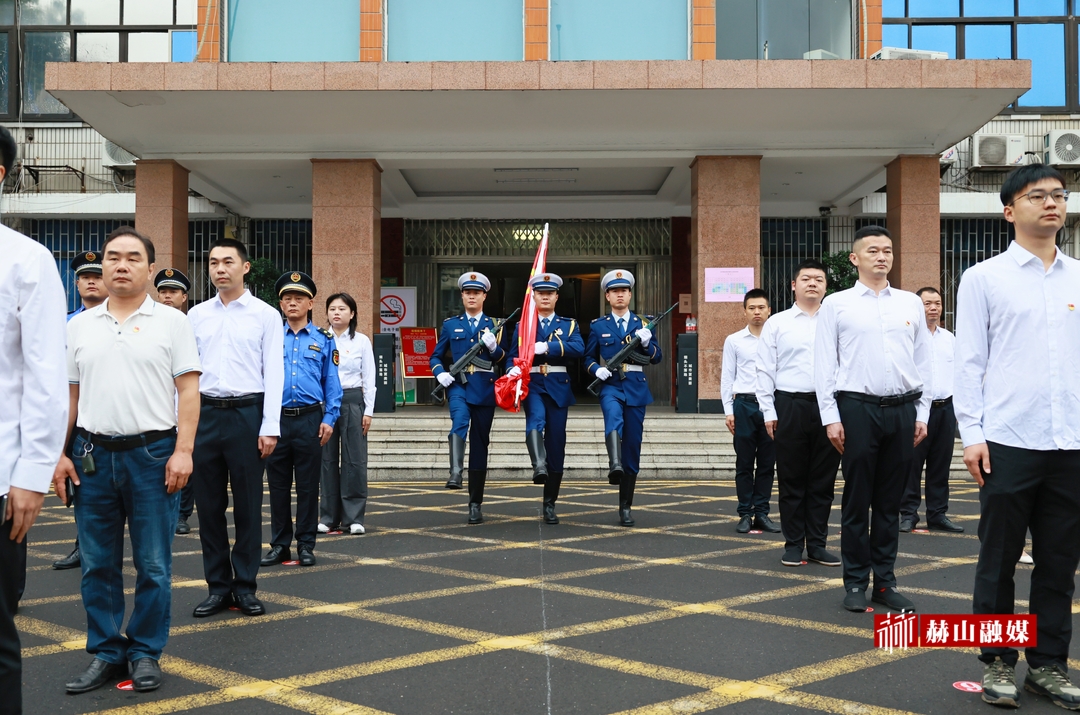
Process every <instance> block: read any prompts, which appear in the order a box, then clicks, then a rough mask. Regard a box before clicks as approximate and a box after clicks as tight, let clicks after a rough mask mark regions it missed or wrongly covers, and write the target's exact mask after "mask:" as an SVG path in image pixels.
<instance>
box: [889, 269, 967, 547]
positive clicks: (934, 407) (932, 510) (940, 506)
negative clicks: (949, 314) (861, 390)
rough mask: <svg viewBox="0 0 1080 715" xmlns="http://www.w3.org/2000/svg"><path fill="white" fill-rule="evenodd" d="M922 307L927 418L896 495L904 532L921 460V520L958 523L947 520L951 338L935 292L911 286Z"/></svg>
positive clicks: (940, 526) (943, 526)
mask: <svg viewBox="0 0 1080 715" xmlns="http://www.w3.org/2000/svg"><path fill="white" fill-rule="evenodd" d="M915 295H917V296H919V298H920V299H921V300H922V303H923V310H924V311H925V312H926V327H927V329H928V330H929V331H930V354H931V361H930V364H931V367H932V368H933V370H932V372H931V374H930V378H929V379H928V380H927V381H926V382H927V389H928V390H929V391H930V397H931V399H932V401H931V403H930V421H929V422H927V423H926V439H924V440H923V441H922V442H920V443H919V444H918V446H917V447H915V459H914V461H912V463H911V473H910V474H909V475H908V483H907V487H906V488H905V489H904V497H903V498H902V499H901V500H900V531H903V532H905V533H906V532H909V531H911V530H912V529H914V528H915V526H916V525H917V524H918V523H919V503H920V502H921V501H922V499H921V494H922V491H921V487H922V483H923V478H922V476H923V465H924V464H925V465H926V525H927V526H928V527H930V528H931V529H933V530H934V531H949V532H952V533H956V534H958V533H961V532H962V531H963V530H964V527H962V526H960V525H959V524H957V523H956V522H954V521H953V520H952V519H950V518H949V517H948V516H947V515H946V512H948V511H949V468H950V467H951V466H952V456H953V444H954V443H955V441H956V416H955V415H954V414H953V404H952V397H953V348H954V345H953V343H954V341H955V340H956V338H954V337H953V334H952V333H950V332H949V331H948V330H946V329H945V328H943V327H942V326H941V306H942V303H941V292H940V291H939V290H938V289H937V288H933V287H926V288H920V289H919V290H917V291H915Z"/></svg>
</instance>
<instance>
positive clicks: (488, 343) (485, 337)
mask: <svg viewBox="0 0 1080 715" xmlns="http://www.w3.org/2000/svg"><path fill="white" fill-rule="evenodd" d="M480 340H481V342H483V343H484V347H485V348H487V349H488V352H492V351H493V350H495V346H496V345H498V344H499V343H498V342H497V341H496V340H495V333H493V332H491V331H490V330H488V331H485V332H483V333H481V334H480Z"/></svg>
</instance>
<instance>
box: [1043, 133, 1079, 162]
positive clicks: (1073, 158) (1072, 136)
mask: <svg viewBox="0 0 1080 715" xmlns="http://www.w3.org/2000/svg"><path fill="white" fill-rule="evenodd" d="M1043 163H1044V164H1051V165H1053V166H1080V133H1078V132H1072V131H1069V130H1064V131H1062V130H1058V131H1053V132H1050V133H1049V134H1047V135H1046V136H1044V137H1043Z"/></svg>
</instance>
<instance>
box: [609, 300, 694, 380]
mask: <svg viewBox="0 0 1080 715" xmlns="http://www.w3.org/2000/svg"><path fill="white" fill-rule="evenodd" d="M677 307H679V304H678V303H672V304H671V307H670V308H668V309H667V310H665V311H664V312H663V313H661V314H660V315H658V316H656V317H655V318H653V319H652V320H650V321H649V324H648V325H646V326H645V327H646V328H647V329H649V330H652V329H653V328H655V327H656V324H657V323H659V322H660V321H661V320H663V319H664V318H666V317H668V315H669V314H670V313H671V311H673V310H675V309H676V308H677ZM640 345H641V338H639V337H638V336H637V335H635V336H634V339H633V340H631V341H630V342H628V343H627V344H626V345H624V346H623V347H622V349H621V350H619V352H617V353H615V354H614V355H613V356H612V357H611V359H610V360H608V361H607V364H606V365H605V366H604V367H606V368H607V369H608V370H610V371H611V374H612V376H613V377H614V376H615V375H618V376H619V379H620V380H625V379H626V377H625V375H623V372H622V370H621V369H620V368H622V366H623V363H625V362H626V361H627V360H630V359H631V356H632V355H635V354H636V352H637V349H638V346H640ZM603 384H604V381H603V380H601V379H600V378H596V379H595V380H593V381H592V384H591V385H589V392H591V393H592V394H594V395H596V396H597V397H599V396H600V388H601V387H602V386H603Z"/></svg>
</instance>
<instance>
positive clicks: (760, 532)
mask: <svg viewBox="0 0 1080 715" xmlns="http://www.w3.org/2000/svg"><path fill="white" fill-rule="evenodd" d="M750 533H751V534H763V533H765V532H763V531H762V530H761V529H751V530H750Z"/></svg>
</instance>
